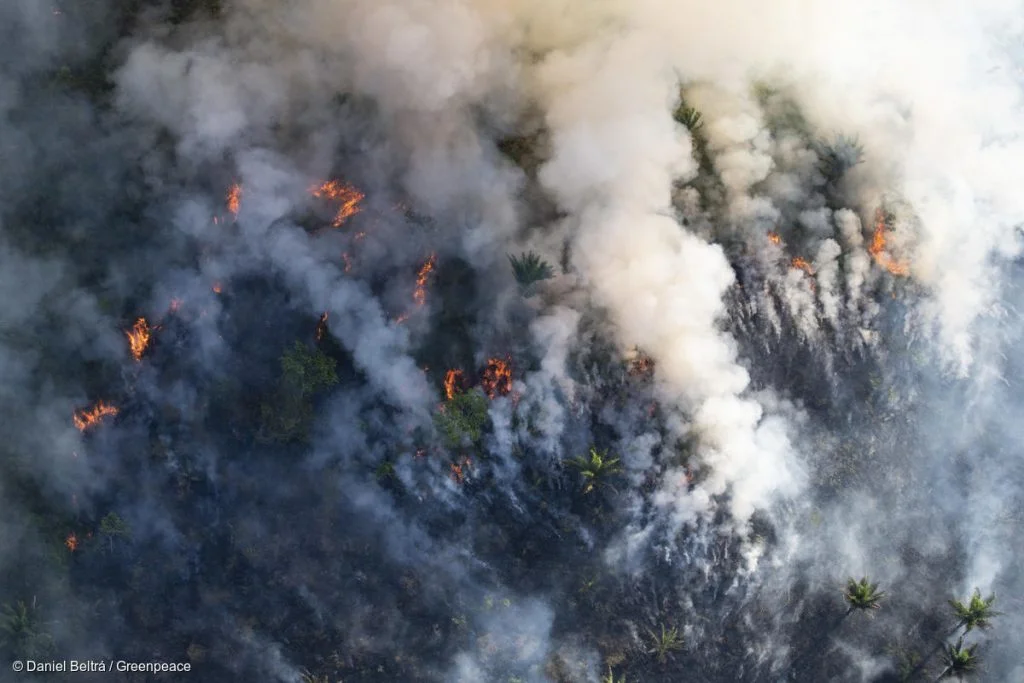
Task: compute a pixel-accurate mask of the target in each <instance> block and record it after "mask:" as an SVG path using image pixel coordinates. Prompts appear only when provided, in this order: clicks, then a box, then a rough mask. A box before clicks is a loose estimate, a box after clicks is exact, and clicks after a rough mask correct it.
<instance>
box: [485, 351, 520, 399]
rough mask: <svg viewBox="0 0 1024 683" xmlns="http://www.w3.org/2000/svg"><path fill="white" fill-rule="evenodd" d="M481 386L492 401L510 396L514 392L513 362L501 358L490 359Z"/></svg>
mask: <svg viewBox="0 0 1024 683" xmlns="http://www.w3.org/2000/svg"><path fill="white" fill-rule="evenodd" d="M480 386H481V387H482V388H483V390H484V393H485V394H487V398H490V399H495V398H497V397H499V396H506V395H508V393H509V392H510V391H512V364H511V361H510V360H508V359H506V360H502V359H501V358H491V359H489V360H488V361H487V366H486V367H485V368H484V371H483V375H482V376H481V378H480Z"/></svg>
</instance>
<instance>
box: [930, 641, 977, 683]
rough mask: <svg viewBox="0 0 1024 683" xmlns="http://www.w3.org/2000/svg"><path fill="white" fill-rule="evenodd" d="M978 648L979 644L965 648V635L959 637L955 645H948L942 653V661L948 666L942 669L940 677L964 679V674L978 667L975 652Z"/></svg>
mask: <svg viewBox="0 0 1024 683" xmlns="http://www.w3.org/2000/svg"><path fill="white" fill-rule="evenodd" d="M976 649H978V645H977V644H974V645H971V646H970V647H966V648H965V647H964V637H963V636H960V638H959V639H957V641H956V644H955V645H947V646H946V647H945V651H944V652H943V653H942V663H943V664H945V665H946V668H945V669H943V670H942V675H941V676H939V678H958V679H960V680H963V677H964V676H966V675H968V674H971V673H973V672H974V671H975V670H976V669H977V668H978V657H977V656H976V655H975V654H974V651H975V650H976Z"/></svg>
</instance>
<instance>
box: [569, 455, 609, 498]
mask: <svg viewBox="0 0 1024 683" xmlns="http://www.w3.org/2000/svg"><path fill="white" fill-rule="evenodd" d="M569 464H570V465H572V466H573V467H575V468H576V469H577V470H579V473H580V476H582V477H583V493H590V492H591V491H593V490H594V489H595V488H596V487H598V486H602V485H604V484H606V483H607V479H608V478H609V477H611V476H612V475H614V474H618V473H619V472H621V471H622V467H621V466H620V465H619V459H618V458H609V457H608V452H607V451H599V450H597V449H596V448H594V447H591V449H590V453H589V454H588V455H581V456H579V457H576V458H573V459H572V460H570V461H569Z"/></svg>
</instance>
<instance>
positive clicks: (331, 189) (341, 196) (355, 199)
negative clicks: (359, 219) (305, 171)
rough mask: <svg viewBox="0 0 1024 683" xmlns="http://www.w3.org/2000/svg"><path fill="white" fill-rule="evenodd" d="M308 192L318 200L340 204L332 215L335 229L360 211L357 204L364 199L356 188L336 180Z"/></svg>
mask: <svg viewBox="0 0 1024 683" xmlns="http://www.w3.org/2000/svg"><path fill="white" fill-rule="evenodd" d="M309 192H310V194H312V195H313V196H314V197H316V198H318V199H328V200H330V201H336V202H341V206H340V207H339V208H338V212H337V213H336V214H334V220H333V221H331V225H332V226H334V227H335V228H340V227H341V226H342V225H343V224H344V223H345V221H347V220H348V219H349V218H351V217H352V216H354V215H356V214H357V213H359V212H360V211H362V208H361V207H360V206H359V204H360V203H361V202H362V201H363V199H365V198H366V195H365V194H363V193H362V192H360V191H359V190H358V189H357V188H355V187H353V186H352V185H346V184H345V183H342V182H339V181H337V180H328V181H327V182H325V183H322V184H320V185H319V186H317V187H313V188H311V189H310V190H309Z"/></svg>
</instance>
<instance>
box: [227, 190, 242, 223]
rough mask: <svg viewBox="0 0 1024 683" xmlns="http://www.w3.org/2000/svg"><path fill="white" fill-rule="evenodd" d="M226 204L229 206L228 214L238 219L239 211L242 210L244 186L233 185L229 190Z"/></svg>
mask: <svg viewBox="0 0 1024 683" xmlns="http://www.w3.org/2000/svg"><path fill="white" fill-rule="evenodd" d="M225 204H227V208H228V212H229V213H230V214H231V215H232V216H234V217H235V218H238V211H239V209H241V208H242V186H241V185H239V184H238V183H235V184H233V185H232V186H231V187H230V188H228V194H227V197H226V198H225Z"/></svg>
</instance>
